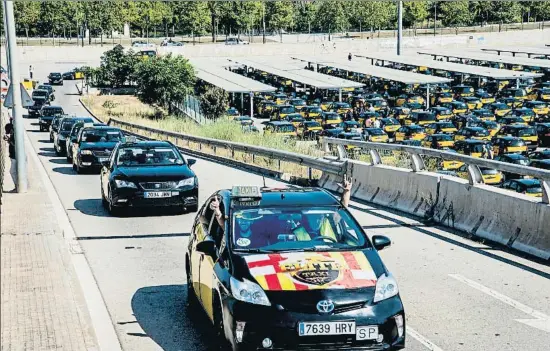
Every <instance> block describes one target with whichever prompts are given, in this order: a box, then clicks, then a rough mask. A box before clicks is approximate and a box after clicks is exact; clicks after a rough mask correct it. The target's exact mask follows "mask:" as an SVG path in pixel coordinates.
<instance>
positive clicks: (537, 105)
mask: <svg viewBox="0 0 550 351" xmlns="http://www.w3.org/2000/svg"><path fill="white" fill-rule="evenodd" d="M523 107H524V108H528V109H531V110H532V111H533V112H534V113H535V114H536V115H538V116H546V115H548V113H550V108H549V107H548V103H547V102H544V101H526V102H525V103H524V104H523Z"/></svg>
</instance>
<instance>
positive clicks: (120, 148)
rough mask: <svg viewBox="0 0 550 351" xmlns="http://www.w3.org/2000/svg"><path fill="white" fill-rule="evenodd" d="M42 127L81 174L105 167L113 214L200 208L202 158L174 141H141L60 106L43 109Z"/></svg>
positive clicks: (106, 201) (104, 193) (105, 193)
mask: <svg viewBox="0 0 550 351" xmlns="http://www.w3.org/2000/svg"><path fill="white" fill-rule="evenodd" d="M39 126H40V131H49V139H50V141H51V142H52V143H53V147H54V151H55V154H56V155H57V156H65V157H66V160H67V163H68V164H71V165H72V168H73V170H74V171H75V172H76V173H78V174H81V173H85V172H86V173H89V172H94V171H95V172H97V171H98V170H100V172H99V173H100V178H101V198H102V203H103V205H104V206H105V208H106V209H107V210H108V211H109V213H111V214H112V215H121V214H123V213H126V212H127V211H128V210H130V209H132V208H144V207H172V208H177V209H179V210H182V211H190V212H196V211H197V207H198V192H199V184H198V178H197V177H196V175H195V174H194V172H193V171H192V170H191V169H190V167H191V166H192V165H193V164H194V163H195V162H196V161H195V160H193V159H186V158H184V157H183V155H182V154H181V153H180V151H179V150H178V148H177V147H176V146H175V145H173V144H172V143H170V142H168V141H145V140H137V139H136V138H135V137H128V136H126V135H124V133H123V131H122V130H120V129H119V128H115V127H112V126H109V125H105V124H103V123H97V122H96V121H94V119H92V118H91V117H76V116H68V115H66V114H65V113H64V111H63V108H62V107H60V106H44V107H42V109H41V115H40V118H39Z"/></svg>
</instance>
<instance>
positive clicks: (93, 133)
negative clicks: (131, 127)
mask: <svg viewBox="0 0 550 351" xmlns="http://www.w3.org/2000/svg"><path fill="white" fill-rule="evenodd" d="M121 138H122V133H121V132H120V131H119V130H117V129H90V130H85V131H84V132H82V141H84V142H86V143H114V142H118V141H120V139H121Z"/></svg>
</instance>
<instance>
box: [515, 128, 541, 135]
mask: <svg viewBox="0 0 550 351" xmlns="http://www.w3.org/2000/svg"><path fill="white" fill-rule="evenodd" d="M517 134H518V136H520V137H523V136H535V135H537V133H535V129H534V128H522V129H519V130H518V133H517Z"/></svg>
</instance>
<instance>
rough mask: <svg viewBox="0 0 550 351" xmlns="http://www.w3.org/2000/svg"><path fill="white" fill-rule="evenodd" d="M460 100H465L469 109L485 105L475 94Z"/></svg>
mask: <svg viewBox="0 0 550 351" xmlns="http://www.w3.org/2000/svg"><path fill="white" fill-rule="evenodd" d="M460 101H462V102H464V103H465V104H466V106H468V110H477V109H479V108H481V107H483V103H482V102H481V100H480V99H479V98H478V97H475V96H467V97H464V98H461V99H460Z"/></svg>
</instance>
